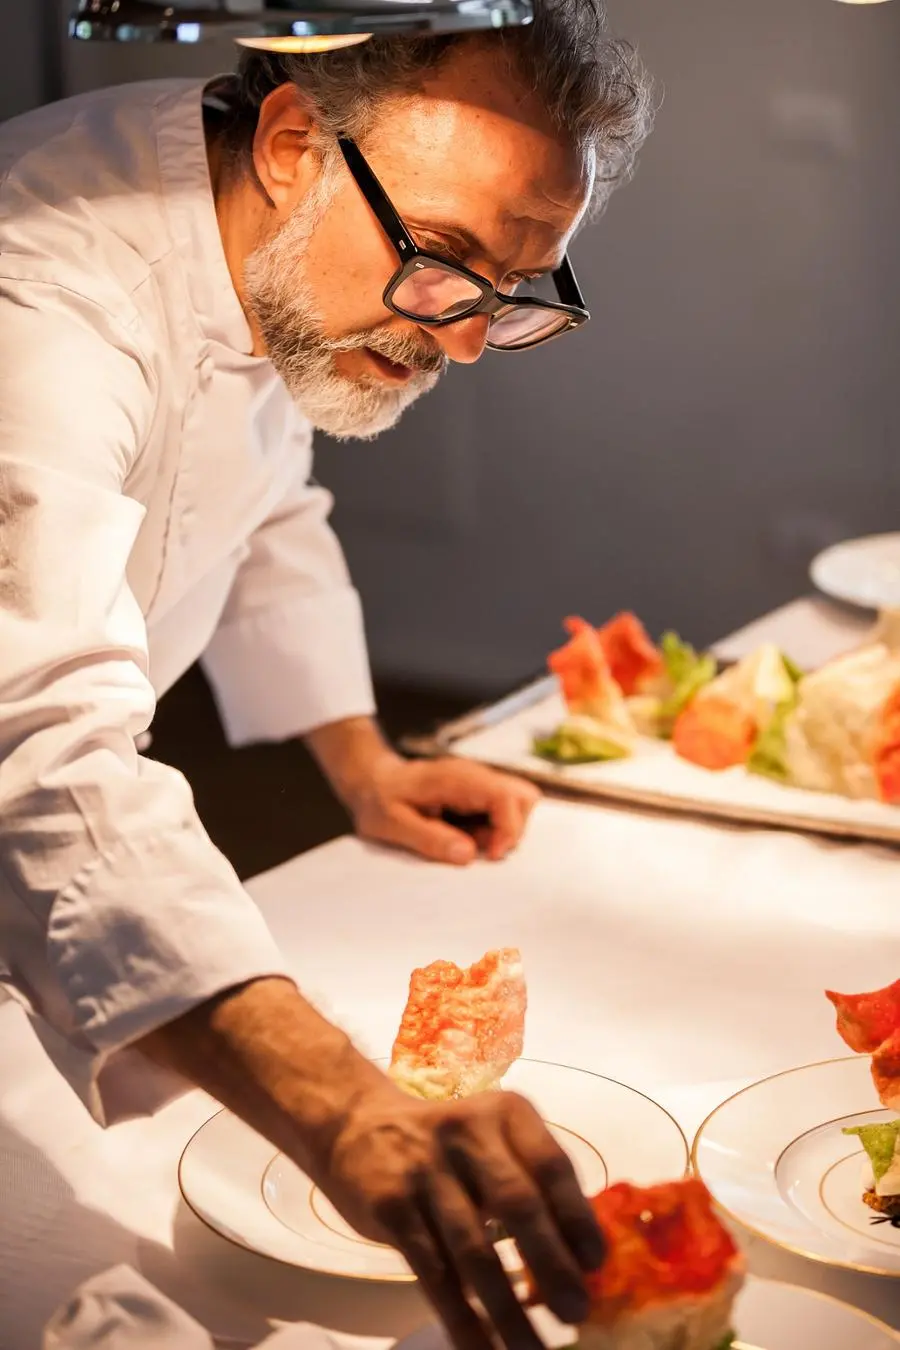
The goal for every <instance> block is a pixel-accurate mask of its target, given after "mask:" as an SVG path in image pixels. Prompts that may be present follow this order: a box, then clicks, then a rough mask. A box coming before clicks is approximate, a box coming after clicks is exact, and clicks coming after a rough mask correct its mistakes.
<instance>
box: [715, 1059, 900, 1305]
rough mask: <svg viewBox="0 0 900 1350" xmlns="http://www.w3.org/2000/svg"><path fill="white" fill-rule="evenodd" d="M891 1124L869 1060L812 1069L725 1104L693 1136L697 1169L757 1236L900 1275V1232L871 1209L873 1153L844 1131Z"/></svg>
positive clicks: (835, 1261)
mask: <svg viewBox="0 0 900 1350" xmlns="http://www.w3.org/2000/svg"><path fill="white" fill-rule="evenodd" d="M893 1118H894V1117H893V1116H892V1114H891V1112H889V1111H886V1110H883V1109H882V1108H881V1107H879V1105H878V1098H877V1097H876V1095H875V1089H874V1087H873V1086H872V1079H871V1076H870V1073H869V1060H868V1057H866V1056H863V1055H855V1056H853V1057H851V1058H847V1059H833V1060H827V1061H825V1062H824V1063H822V1064H810V1065H807V1066H806V1067H804V1068H800V1069H792V1070H790V1071H789V1072H787V1073H782V1074H777V1075H776V1076H775V1077H773V1078H765V1079H763V1080H762V1081H761V1082H759V1083H754V1084H753V1085H752V1086H751V1087H748V1088H744V1090H743V1091H742V1092H738V1093H737V1094H736V1095H735V1096H733V1097H730V1098H729V1099H728V1100H727V1101H725V1102H723V1103H722V1105H721V1106H718V1107H717V1108H716V1110H715V1111H713V1113H712V1114H711V1115H710V1116H709V1117H708V1118H707V1119H706V1120H705V1121H704V1123H703V1124H702V1125H701V1126H700V1129H699V1131H698V1133H697V1137H696V1139H695V1140H694V1147H693V1161H694V1167H695V1168H696V1170H697V1172H698V1173H699V1175H700V1176H701V1177H702V1178H703V1180H704V1181H705V1182H706V1184H707V1186H708V1187H709V1189H710V1190H711V1191H712V1193H713V1195H714V1197H715V1199H716V1202H717V1203H718V1204H719V1205H720V1206H721V1208H722V1209H723V1210H724V1211H725V1212H726V1213H727V1214H728V1215H729V1216H730V1217H731V1218H732V1219H734V1220H736V1221H737V1222H738V1223H739V1224H740V1225H742V1227H744V1228H745V1229H747V1230H748V1231H749V1232H751V1233H753V1234H755V1235H756V1236H757V1237H763V1238H767V1239H768V1240H769V1241H770V1242H774V1243H777V1244H778V1245H779V1246H781V1247H785V1248H787V1250H788V1251H791V1252H794V1253H795V1254H797V1255H800V1256H805V1257H808V1258H809V1259H810V1260H813V1261H822V1262H825V1263H827V1264H829V1265H833V1266H841V1267H845V1268H847V1269H851V1270H857V1271H865V1272H866V1273H868V1274H871V1275H887V1276H893V1277H894V1278H897V1277H898V1276H900V1226H894V1225H893V1224H892V1223H891V1222H890V1221H886V1220H884V1219H883V1218H881V1216H879V1215H877V1214H876V1213H875V1212H874V1211H873V1210H871V1209H869V1208H868V1206H867V1205H865V1204H864V1203H863V1200H862V1191H863V1175H864V1163H865V1154H864V1152H863V1150H862V1148H861V1146H860V1142H859V1140H858V1139H856V1138H853V1137H849V1136H847V1135H845V1134H843V1133H842V1130H843V1127H844V1126H849V1125H865V1124H869V1123H871V1122H874V1121H881V1120H891V1119H893ZM898 1297H900V1292H898Z"/></svg>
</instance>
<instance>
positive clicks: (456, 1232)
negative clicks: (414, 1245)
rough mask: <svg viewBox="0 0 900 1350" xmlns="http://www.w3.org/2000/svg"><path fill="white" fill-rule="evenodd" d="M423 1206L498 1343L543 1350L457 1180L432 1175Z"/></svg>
mask: <svg viewBox="0 0 900 1350" xmlns="http://www.w3.org/2000/svg"><path fill="white" fill-rule="evenodd" d="M423 1203H424V1205H425V1207H426V1214H427V1216H428V1222H429V1227H430V1228H431V1230H432V1232H433V1233H434V1234H435V1235H436V1237H437V1240H438V1241H439V1243H440V1244H441V1245H442V1246H443V1248H444V1250H445V1251H446V1254H447V1258H448V1260H449V1261H450V1262H452V1263H453V1266H454V1267H455V1269H456V1272H457V1274H458V1277H459V1279H460V1280H461V1281H462V1284H463V1287H464V1288H467V1289H470V1290H471V1291H472V1293H474V1294H476V1295H477V1297H478V1300H479V1302H480V1303H481V1306H482V1307H483V1308H484V1311H485V1313H486V1314H487V1317H488V1319H489V1321H490V1323H491V1325H492V1326H493V1327H494V1329H495V1331H496V1332H497V1335H498V1336H499V1337H500V1339H501V1341H503V1343H504V1344H505V1345H506V1346H508V1347H509V1350H543V1346H542V1343H541V1340H540V1338H539V1336H538V1335H537V1332H536V1331H535V1330H534V1327H533V1326H532V1325H531V1322H530V1321H529V1320H528V1314H527V1313H526V1312H525V1310H524V1308H523V1307H522V1305H521V1303H520V1302H519V1300H518V1299H517V1297H516V1294H515V1291H514V1289H513V1287H512V1285H511V1284H510V1280H509V1276H508V1275H507V1273H506V1271H505V1270H504V1269H503V1265H502V1264H501V1261H500V1258H499V1256H498V1255H497V1253H496V1251H495V1250H494V1248H493V1246H492V1245H491V1242H490V1241H489V1239H488V1235H487V1232H486V1230H485V1226H484V1222H483V1220H482V1218H481V1216H480V1215H479V1213H478V1210H477V1209H476V1208H475V1206H474V1204H473V1203H472V1201H471V1200H470V1198H469V1196H468V1195H467V1194H466V1192H465V1190H464V1189H463V1187H462V1185H461V1184H460V1182H459V1181H458V1180H457V1179H456V1177H454V1176H452V1175H451V1174H450V1173H448V1172H433V1173H432V1174H431V1175H430V1176H429V1177H428V1178H427V1181H425V1182H424V1183H423Z"/></svg>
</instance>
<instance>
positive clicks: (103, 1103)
mask: <svg viewBox="0 0 900 1350" xmlns="http://www.w3.org/2000/svg"><path fill="white" fill-rule="evenodd" d="M173 835H177V836H180V837H177V838H173V837H172V836H173ZM176 860H177V862H176ZM173 864H176V865H175V866H173ZM47 951H48V956H49V960H50V963H51V965H52V966H53V968H54V973H55V976H56V978H57V980H58V981H59V984H60V986H61V989H62V992H63V994H64V995H65V999H66V1002H67V1004H68V1007H69V1009H70V1010H71V1025H70V1026H66V1027H64V1028H62V1034H60V1033H59V1032H54V1031H52V1029H50V1028H45V1027H37V1026H36V1030H37V1031H38V1034H39V1036H40V1037H41V1039H42V1041H44V1045H45V1049H46V1050H47V1051H48V1053H49V1054H50V1056H51V1058H52V1059H53V1060H54V1061H55V1062H56V1064H57V1066H58V1067H59V1068H60V1070H61V1071H62V1072H63V1074H64V1075H65V1077H66V1078H67V1079H68V1081H69V1082H70V1083H71V1085H72V1087H73V1088H74V1089H75V1091H76V1092H77V1093H78V1095H79V1096H80V1097H81V1099H82V1101H83V1102H84V1104H85V1105H86V1106H87V1108H88V1110H89V1111H90V1112H91V1114H92V1115H93V1116H94V1118H95V1119H96V1120H97V1121H99V1122H100V1124H103V1125H109V1124H113V1123H115V1122H116V1121H119V1120H123V1119H126V1118H128V1117H133V1116H138V1115H146V1114H148V1113H152V1112H153V1111H155V1110H158V1109H159V1107H160V1106H162V1105H164V1104H165V1102H166V1101H168V1100H170V1099H171V1098H172V1097H174V1096H176V1095H178V1093H179V1092H180V1091H183V1090H184V1089H185V1087H186V1086H187V1085H186V1084H185V1083H183V1082H182V1081H181V1080H180V1079H178V1078H176V1077H175V1076H174V1075H172V1074H169V1073H165V1072H164V1071H162V1070H160V1069H156V1068H155V1067H154V1066H153V1065H152V1064H151V1063H150V1062H149V1061H148V1060H147V1059H146V1058H145V1057H144V1056H143V1055H141V1054H140V1053H139V1052H138V1051H136V1050H133V1049H130V1048H129V1047H131V1046H132V1045H133V1043H134V1042H135V1041H138V1040H140V1039H141V1038H142V1037H143V1036H145V1035H147V1034H149V1033H150V1032H151V1031H155V1030H156V1029H157V1028H158V1027H160V1026H163V1025H165V1024H166V1023H168V1022H171V1021H174V1019H175V1018H177V1017H180V1016H181V1015H182V1014H183V1013H186V1012H188V1011H189V1009H191V1008H192V1007H196V1006H197V1005H198V1004H200V1003H204V1002H205V1001H206V1000H207V999H210V998H212V997H214V996H215V995H216V994H219V993H222V992H223V991H224V990H226V989H230V988H233V987H234V986H235V985H238V984H243V983H246V982H247V981H249V980H254V979H261V978H264V977H266V976H275V975H279V976H284V977H286V978H291V977H290V975H289V973H288V971H287V968H286V965H285V961H284V958H283V956H282V955H281V953H280V951H279V949H278V946H277V944H276V942H275V939H274V938H273V937H272V935H271V933H270V932H269V930H268V928H267V926H266V923H265V920H264V919H263V917H262V914H261V913H260V912H259V910H258V909H257V907H256V905H255V904H254V902H253V900H252V899H251V898H250V896H249V895H248V894H247V892H246V891H245V890H244V889H243V887H242V886H241V884H240V881H239V880H238V878H237V875H236V873H235V872H234V871H233V869H232V868H231V866H230V864H229V863H228V862H227V860H226V859H225V858H224V857H223V856H222V854H220V853H219V852H218V850H217V849H216V848H215V847H214V846H213V844H212V842H211V841H210V840H209V838H208V836H207V835H206V834H205V833H204V831H203V830H202V829H201V828H200V827H199V825H198V823H197V822H194V823H193V826H191V825H190V824H185V825H184V826H182V827H180V828H179V827H178V826H173V828H172V831H171V833H169V834H166V835H165V836H159V837H155V838H149V839H148V838H138V839H127V840H123V841H122V842H121V844H120V845H119V847H117V848H116V849H115V850H114V851H113V852H111V853H109V854H106V855H103V856H101V857H99V858H97V859H96V860H95V861H94V862H93V863H92V864H91V865H90V866H89V867H88V868H86V869H85V870H84V871H83V872H82V873H81V875H80V876H79V877H78V878H76V880H75V881H73V882H72V883H71V885H69V886H67V887H66V889H65V890H64V891H62V892H61V893H60V895H59V896H58V898H57V900H56V902H55V903H54V906H53V910H52V913H51V918H50V927H49V933H48V939H47Z"/></svg>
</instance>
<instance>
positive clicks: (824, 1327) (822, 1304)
mask: <svg viewBox="0 0 900 1350" xmlns="http://www.w3.org/2000/svg"><path fill="white" fill-rule="evenodd" d="M532 1318H533V1321H534V1323H535V1326H536V1329H537V1330H538V1331H539V1333H540V1334H541V1336H542V1338H543V1340H544V1341H545V1343H546V1344H547V1345H548V1346H550V1347H562V1346H569V1345H571V1344H572V1337H573V1333H572V1331H571V1330H570V1329H568V1328H565V1327H561V1326H560V1324H559V1323H558V1322H555V1321H554V1320H553V1319H552V1318H551V1317H550V1316H549V1314H547V1313H534V1314H533V1315H532ZM734 1320H735V1328H736V1332H737V1336H738V1341H737V1342H736V1344H735V1350H896V1346H898V1345H900V1333H898V1332H896V1331H892V1330H891V1328H890V1327H888V1326H885V1324H884V1323H883V1322H878V1321H876V1320H875V1318H873V1317H870V1316H869V1315H868V1313H863V1312H860V1311H859V1310H858V1309H857V1308H851V1307H850V1306H849V1305H848V1304H846V1303H839V1302H838V1300H837V1299H834V1298H829V1297H827V1296H826V1295H824V1294H817V1293H813V1291H812V1290H810V1289H800V1288H799V1287H798V1286H797V1285H792V1284H778V1283H775V1282H774V1281H771V1280H757V1279H753V1278H750V1279H748V1281H747V1283H746V1285H745V1287H744V1289H743V1290H742V1291H741V1293H740V1294H739V1296H738V1300H737V1304H736V1308H735V1319H734ZM394 1350H449V1343H448V1341H447V1337H446V1335H445V1333H444V1331H443V1330H442V1329H441V1327H440V1326H438V1325H437V1324H435V1323H430V1324H429V1325H428V1326H425V1327H420V1328H419V1330H418V1331H415V1332H413V1334H412V1335H411V1336H407V1337H405V1338H404V1340H402V1341H399V1342H398V1343H397V1345H396V1346H395V1347H394Z"/></svg>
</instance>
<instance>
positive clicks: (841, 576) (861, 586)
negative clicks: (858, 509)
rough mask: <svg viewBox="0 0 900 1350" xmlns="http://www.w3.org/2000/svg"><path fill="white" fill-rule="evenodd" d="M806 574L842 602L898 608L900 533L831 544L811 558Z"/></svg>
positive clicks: (868, 606)
mask: <svg viewBox="0 0 900 1350" xmlns="http://www.w3.org/2000/svg"><path fill="white" fill-rule="evenodd" d="M809 574H810V576H811V578H812V580H813V583H814V584H815V585H816V586H817V587H818V588H819V590H820V591H822V592H823V594H824V595H830V596H832V597H833V598H834V599H835V600H843V601H844V603H845V604H848V605H861V606H862V607H863V608H864V609H897V610H900V534H873V535H870V536H869V537H868V538H867V539H848V540H847V541H846V543H843V544H835V545H834V546H833V548H827V549H826V550H825V552H824V553H820V554H819V556H818V557H817V558H814V559H813V561H812V565H811V566H810V569H809Z"/></svg>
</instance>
